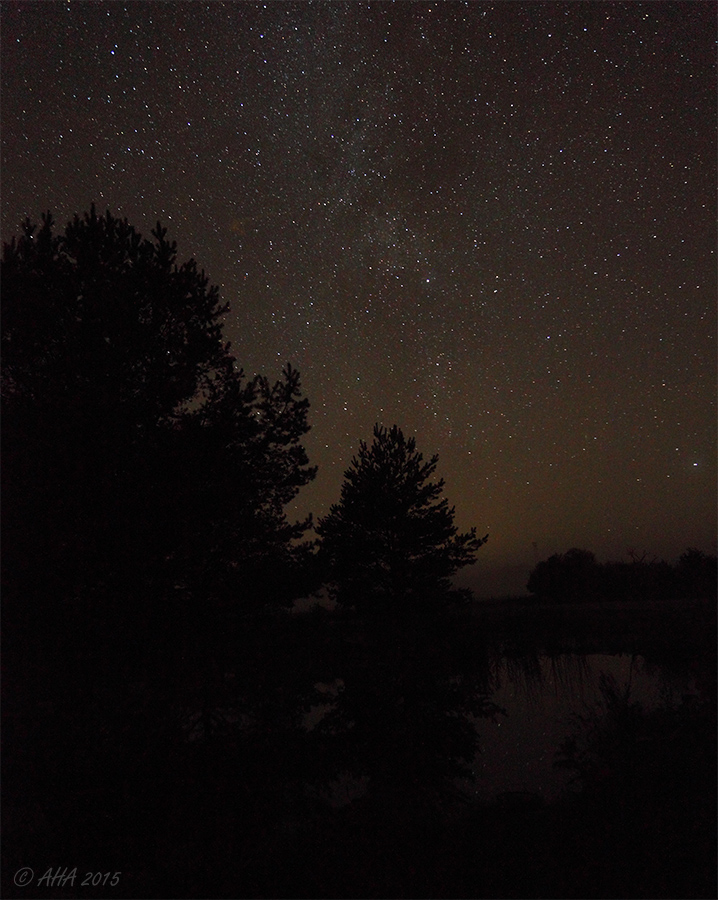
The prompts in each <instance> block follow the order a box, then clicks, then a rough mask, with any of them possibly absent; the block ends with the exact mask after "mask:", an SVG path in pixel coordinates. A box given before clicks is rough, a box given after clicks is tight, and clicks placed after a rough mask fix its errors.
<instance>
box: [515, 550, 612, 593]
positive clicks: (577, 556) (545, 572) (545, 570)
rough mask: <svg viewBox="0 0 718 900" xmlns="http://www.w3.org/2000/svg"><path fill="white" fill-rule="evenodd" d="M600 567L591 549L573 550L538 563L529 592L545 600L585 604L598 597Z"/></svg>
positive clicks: (529, 582)
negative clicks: (585, 601)
mask: <svg viewBox="0 0 718 900" xmlns="http://www.w3.org/2000/svg"><path fill="white" fill-rule="evenodd" d="M598 582H599V566H598V563H597V562H596V557H595V556H594V555H593V553H591V551H590V550H581V549H579V548H577V547H573V548H572V549H571V550H567V551H566V553H563V554H560V553H554V555H553V556H550V557H549V558H548V559H546V560H543V561H542V562H540V563H538V564H537V565H536V567H535V568H534V569H533V571H532V572H531V574H530V575H529V580H528V583H527V585H526V588H527V590H528V591H529V592H530V593H532V594H535V595H536V596H537V597H538V598H540V599H542V600H554V601H562V602H564V601H581V600H589V599H592V598H594V597H595V596H597V593H598V590H599V583H598Z"/></svg>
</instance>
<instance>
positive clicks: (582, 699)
mask: <svg viewBox="0 0 718 900" xmlns="http://www.w3.org/2000/svg"><path fill="white" fill-rule="evenodd" d="M602 672H603V673H606V674H608V675H611V676H612V677H613V678H615V680H616V682H617V684H618V685H619V686H630V691H631V698H632V699H633V700H634V701H637V702H639V703H641V704H643V705H644V706H645V707H646V708H653V707H655V706H657V705H658V704H659V703H660V702H661V700H663V699H665V698H666V697H667V696H670V695H672V696H676V695H678V696H680V695H681V694H682V693H685V692H686V691H688V690H690V689H691V685H690V684H689V680H688V679H687V677H683V678H681V677H680V676H676V675H675V674H674V675H673V676H672V677H667V676H666V675H665V674H664V672H663V670H662V669H659V668H658V667H656V666H648V665H646V662H645V660H644V659H643V657H642V656H638V655H636V654H625V653H624V654H613V655H609V654H603V653H595V654H577V653H564V654H557V655H554V656H537V655H531V654H525V655H522V656H516V657H502V658H500V659H498V660H496V662H495V663H494V671H493V679H494V683H495V685H496V689H495V691H494V694H493V698H492V699H493V700H494V702H496V703H497V704H498V705H499V706H502V707H503V708H504V709H505V710H506V711H507V715H505V716H502V717H500V718H499V719H498V720H497V721H496V722H490V721H487V720H482V721H481V722H478V723H477V727H478V730H479V734H480V737H481V748H482V752H481V753H480V754H479V755H478V756H477V758H476V760H475V764H474V772H475V776H476V781H475V782H474V783H473V784H471V785H469V784H465V785H464V788H465V789H466V790H470V791H471V793H472V794H474V796H477V797H479V798H481V799H490V798H492V797H496V796H498V795H501V794H505V793H508V792H512V793H513V792H531V793H538V794H540V795H542V796H543V797H544V798H545V799H547V800H551V799H554V798H555V797H557V796H558V795H559V794H560V793H561V791H562V790H564V789H565V788H567V786H568V781H569V775H568V773H566V772H565V771H562V770H557V769H555V768H554V766H553V761H554V754H555V752H556V750H557V748H558V746H559V745H560V743H561V741H562V740H563V739H564V737H566V735H567V734H568V733H569V732H570V731H572V727H573V723H572V714H574V713H585V712H587V711H588V709H590V708H592V707H595V705H596V704H598V703H599V701H600V699H601V695H600V691H599V678H600V675H601V673H602Z"/></svg>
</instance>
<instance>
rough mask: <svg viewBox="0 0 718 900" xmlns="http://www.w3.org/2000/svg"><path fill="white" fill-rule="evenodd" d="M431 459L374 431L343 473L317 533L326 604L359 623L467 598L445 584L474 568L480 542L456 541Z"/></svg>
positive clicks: (472, 537) (460, 537)
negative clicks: (348, 611)
mask: <svg viewBox="0 0 718 900" xmlns="http://www.w3.org/2000/svg"><path fill="white" fill-rule="evenodd" d="M437 462H438V457H437V456H434V457H432V458H431V459H430V460H428V461H424V458H423V456H422V454H421V453H419V452H417V450H416V442H415V440H414V438H409V439H408V440H407V439H406V438H405V437H404V435H403V434H402V432H401V430H400V429H399V428H397V426H396V425H395V426H393V427H392V428H391V429H390V430H387V429H385V428H381V427H379V426H378V425H377V426H375V428H374V442H373V444H372V446H371V447H369V446H368V445H367V444H366V443H365V442H364V441H362V442H361V444H360V448H359V455H358V457H355V458H354V459H352V462H351V466H350V468H349V469H348V470H347V471H346V472H345V476H344V477H345V481H344V483H343V485H342V489H341V501H340V503H339V504H335V505H334V506H332V508H331V510H330V512H329V515H327V516H326V517H325V518H323V519H322V520H321V521H320V522H319V525H318V527H317V533H318V534H319V535H320V537H321V551H322V555H323V557H324V559H325V563H326V567H327V574H328V584H329V588H330V594H331V597H332V598H333V599H334V600H335V601H336V602H337V603H338V604H340V606H348V607H352V608H354V609H356V610H357V611H358V612H360V613H361V615H363V616H370V615H372V613H373V612H374V611H376V612H378V613H379V614H380V615H381V616H382V617H386V616H392V615H398V616H400V617H401V618H406V616H410V615H412V614H418V613H421V612H424V611H426V612H429V611H431V610H434V609H437V608H440V607H441V606H442V604H443V602H444V601H455V602H460V601H462V600H465V599H466V598H467V596H469V594H468V593H467V592H466V591H463V592H462V591H458V590H454V589H452V587H451V581H450V579H451V577H452V576H453V575H454V574H455V573H456V572H457V571H458V570H459V569H460V568H462V567H463V566H466V565H470V564H471V563H473V562H475V559H476V552H477V550H478V549H479V548H480V547H481V546H482V545H483V544H484V543H485V542H486V540H487V539H488V535H486V536H485V537H483V538H479V537H477V535H476V529H475V528H472V529H471V531H470V532H467V533H466V534H459V532H458V529H457V527H456V525H455V524H454V508H453V507H449V502H448V500H447V499H446V497H442V496H441V494H442V492H443V488H444V481H443V479H441V480H439V481H436V482H432V481H431V480H430V479H431V477H432V475H433V474H434V472H435V471H436V466H437Z"/></svg>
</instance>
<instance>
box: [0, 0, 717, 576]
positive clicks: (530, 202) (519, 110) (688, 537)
mask: <svg viewBox="0 0 718 900" xmlns="http://www.w3.org/2000/svg"><path fill="white" fill-rule="evenodd" d="M1 12H2V238H3V240H8V239H9V238H10V237H11V236H12V235H13V234H16V233H18V232H19V226H20V222H21V221H22V220H23V219H24V218H25V217H26V216H29V217H30V218H31V219H32V220H34V221H38V220H39V218H40V213H41V212H42V211H44V210H48V209H49V210H51V211H52V212H53V214H54V216H55V219H56V221H57V222H58V224H59V225H60V226H62V227H64V225H65V223H66V222H67V221H68V220H69V219H70V218H71V217H72V215H73V214H74V213H76V212H84V211H85V210H87V209H89V207H90V204H91V203H93V202H94V203H95V204H96V205H97V206H98V209H99V210H100V211H101V212H104V211H105V210H106V209H108V208H109V209H110V211H111V212H112V213H113V214H115V215H118V216H120V217H122V218H124V217H126V218H127V219H128V220H129V221H130V223H131V224H133V225H135V227H136V228H137V229H138V230H139V231H140V232H141V233H142V234H144V235H145V236H147V237H149V236H150V234H149V233H150V230H151V228H153V227H154V225H155V223H156V222H157V220H158V219H159V220H161V221H162V223H163V224H164V225H166V226H167V227H168V229H169V237H170V238H171V239H173V240H176V241H177V244H178V256H179V260H180V261H184V260H186V259H188V258H189V257H192V256H193V257H195V259H196V260H197V261H198V263H199V265H200V267H203V268H204V269H205V270H206V272H207V274H208V275H209V277H210V280H211V281H212V283H214V284H217V285H219V286H220V291H221V297H222V299H223V300H225V301H229V302H230V303H231V311H230V313H229V314H228V315H227V319H226V327H225V332H226V336H227V338H228V339H230V340H231V341H232V345H233V352H234V354H235V355H236V357H237V360H238V363H239V364H240V365H241V366H242V367H243V368H244V370H245V372H247V373H248V374H254V373H255V372H261V373H263V374H266V375H267V376H269V377H270V378H272V379H274V378H277V377H279V375H280V372H281V368H282V366H283V365H284V364H285V363H286V362H287V361H290V362H291V363H292V365H293V366H295V367H296V368H298V369H299V370H300V372H301V374H302V382H303V387H304V390H305V392H306V394H307V395H308V397H309V399H310V401H311V404H312V408H311V411H310V422H311V425H312V431H311V433H310V434H309V436H308V438H307V440H306V446H307V449H308V452H309V455H310V460H311V462H312V463H314V464H318V465H319V474H318V476H317V479H316V481H315V482H314V484H313V485H311V486H310V487H309V488H306V489H305V490H304V491H303V492H302V493H301V494H300V497H299V499H298V502H297V504H296V512H297V514H300V513H304V512H305V511H307V510H312V511H313V512H314V513H315V515H322V514H324V513H326V512H327V511H328V508H329V504H330V503H332V502H335V501H337V500H338V498H339V488H340V484H341V480H342V476H343V472H344V470H345V468H346V467H347V465H348V463H349V461H350V459H351V457H352V455H353V454H354V453H355V452H356V450H357V448H358V444H359V441H360V440H361V439H365V440H370V438H371V432H372V427H373V425H374V423H375V422H377V421H378V422H380V423H382V424H385V425H392V424H394V423H396V424H398V425H399V426H400V427H401V428H402V429H403V430H404V432H405V434H411V435H415V436H416V438H417V444H418V447H419V449H420V450H422V452H423V453H424V454H425V456H431V455H432V454H434V453H438V454H439V470H438V472H439V474H440V475H443V476H444V478H445V480H446V494H447V496H448V497H449V500H450V502H451V503H452V504H455V506H456V512H457V522H458V524H459V525H460V527H461V528H468V527H470V526H472V525H476V526H477V528H478V530H479V533H480V534H484V533H486V532H487V531H488V532H489V533H490V538H489V542H488V544H487V545H486V547H484V548H482V550H481V551H480V560H481V561H480V564H479V565H478V566H477V568H476V570H475V571H476V573H477V579H478V580H477V583H476V587H477V592H478V593H481V592H482V589H483V590H484V592H486V591H487V590H489V591H490V589H491V588H490V587H488V588H487V585H489V586H493V585H494V584H497V583H498V582H496V576H495V575H492V572H491V570H494V569H499V568H504V567H509V566H519V567H520V566H523V567H524V568H523V570H522V571H521V573H520V575H518V576H516V577H517V578H518V581H517V582H516V583H512V584H511V585H510V587H511V588H515V589H519V590H520V589H521V588H522V586H523V585H524V584H525V572H527V571H528V569H530V567H531V566H532V565H533V563H534V562H535V561H536V560H537V559H543V558H546V557H547V556H548V555H550V554H551V553H554V552H563V551H565V550H567V549H568V548H569V547H571V546H580V547H585V548H587V549H591V550H593V551H594V552H595V553H596V555H597V556H598V558H599V559H601V560H603V559H606V558H611V559H617V558H620V557H625V556H626V551H627V549H628V548H635V549H637V550H638V551H643V550H646V551H647V553H648V557H649V558H651V557H653V556H663V557H665V558H667V559H669V560H671V561H673V560H675V558H676V557H677V556H678V555H679V554H680V553H681V552H682V551H683V550H685V549H686V548H687V547H690V546H696V547H698V548H700V549H703V550H704V551H707V552H715V543H716V409H715V405H716V402H715V401H716V259H715V247H716V67H715V57H716V43H715V35H716V4H715V3H702V2H694V3H672V2H660V3H640V2H630V3H598V2H596V3H592V2H585V3H579V2H572V3H524V2H504V3H495V4H493V3H483V2H474V3H454V2H442V3H428V2H424V3H412V2H406V3H396V4H393V3H355V2H351V3H332V2H321V3H312V2H304V3H297V4H295V3H279V2H273V3H266V4H255V3H239V2H235V3H195V2H182V3H172V2H170V3H154V2H136V3H119V2H94V3H84V2H69V3H67V2H49V3H45V2H42V3H40V2H38V3H29V2H24V3H10V2H3V3H2V10H1ZM293 511H294V510H293ZM482 577H483V578H484V581H483V582H482ZM492 577H493V578H494V581H493V582H492V581H491V579H492ZM482 585H483V588H482ZM502 586H508V584H507V585H502Z"/></svg>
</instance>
